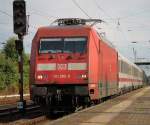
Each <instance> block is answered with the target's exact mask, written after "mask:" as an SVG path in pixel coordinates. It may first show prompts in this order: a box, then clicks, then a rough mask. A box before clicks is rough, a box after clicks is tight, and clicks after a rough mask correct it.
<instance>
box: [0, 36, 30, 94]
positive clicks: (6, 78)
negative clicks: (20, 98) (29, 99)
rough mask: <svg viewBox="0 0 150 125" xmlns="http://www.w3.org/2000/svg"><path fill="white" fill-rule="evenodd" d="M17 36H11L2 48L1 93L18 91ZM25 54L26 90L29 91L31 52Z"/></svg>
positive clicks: (0, 68) (0, 66) (0, 63)
mask: <svg viewBox="0 0 150 125" xmlns="http://www.w3.org/2000/svg"><path fill="white" fill-rule="evenodd" d="M15 39H16V37H10V38H9V39H8V40H7V41H6V42H4V43H3V47H2V49H1V50H0V95H6V94H14V93H18V54H17V51H16V49H15ZM23 55H24V90H25V93H28V83H29V82H28V79H29V62H28V60H29V54H26V53H25V52H23Z"/></svg>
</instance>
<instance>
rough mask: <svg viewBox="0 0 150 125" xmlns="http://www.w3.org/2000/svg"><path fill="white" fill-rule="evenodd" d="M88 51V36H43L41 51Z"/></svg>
mask: <svg viewBox="0 0 150 125" xmlns="http://www.w3.org/2000/svg"><path fill="white" fill-rule="evenodd" d="M86 51H87V38H85V37H66V38H42V39H41V40H40V47H39V53H85V52H86Z"/></svg>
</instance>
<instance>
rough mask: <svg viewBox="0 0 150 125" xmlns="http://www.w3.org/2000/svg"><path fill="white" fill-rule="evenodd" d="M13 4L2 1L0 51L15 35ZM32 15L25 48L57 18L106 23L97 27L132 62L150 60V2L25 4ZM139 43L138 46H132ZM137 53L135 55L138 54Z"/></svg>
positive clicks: (49, 0) (52, 0) (35, 0)
mask: <svg viewBox="0 0 150 125" xmlns="http://www.w3.org/2000/svg"><path fill="white" fill-rule="evenodd" d="M12 3H13V0H0V48H2V47H3V44H2V43H3V42H6V40H8V38H9V37H11V36H15V34H14V33H13V17H12V15H13V11H12V10H13V6H12ZM26 7H27V9H26V11H27V12H26V13H27V15H29V29H28V34H27V35H26V36H25V37H24V48H25V51H26V52H27V53H30V51H31V42H32V39H33V37H34V35H35V33H36V31H37V29H38V27H41V26H47V25H51V23H52V22H53V21H54V20H56V19H57V18H67V17H72V18H75V17H77V18H85V19H88V18H98V19H102V20H104V21H105V23H102V24H97V25H95V28H97V29H98V31H99V32H101V33H103V32H105V36H106V37H107V39H108V40H109V41H111V42H112V43H113V45H114V46H115V47H116V49H117V50H118V51H119V52H120V53H121V54H122V55H124V56H125V57H127V58H128V59H129V60H131V61H133V60H134V58H135V55H136V60H150V54H149V53H150V23H149V22H150V0H26ZM133 42H136V43H133ZM135 53H136V54H135Z"/></svg>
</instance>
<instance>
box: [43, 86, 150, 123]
mask: <svg viewBox="0 0 150 125" xmlns="http://www.w3.org/2000/svg"><path fill="white" fill-rule="evenodd" d="M47 124H48V125H150V87H144V88H141V89H138V90H134V91H132V92H130V93H127V94H124V95H121V96H119V97H116V98H114V99H110V100H108V101H106V102H103V103H101V104H99V105H96V106H93V107H90V108H87V109H85V110H82V111H80V112H77V113H74V114H71V115H68V116H65V117H63V118H61V119H58V120H55V121H53V122H50V123H43V125H47Z"/></svg>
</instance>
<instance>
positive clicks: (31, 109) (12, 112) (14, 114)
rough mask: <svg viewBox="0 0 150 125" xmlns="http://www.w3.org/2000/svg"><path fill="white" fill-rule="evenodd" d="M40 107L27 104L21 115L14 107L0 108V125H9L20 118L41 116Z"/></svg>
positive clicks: (30, 103)
mask: <svg viewBox="0 0 150 125" xmlns="http://www.w3.org/2000/svg"><path fill="white" fill-rule="evenodd" d="M43 115H44V113H43V112H42V111H41V108H40V106H38V105H35V104H34V103H32V102H28V103H27V105H26V110H25V113H24V114H22V113H21V112H19V110H18V109H17V107H16V105H5V106H0V123H9V122H12V121H16V120H19V119H22V118H30V119H32V118H35V117H40V116H43Z"/></svg>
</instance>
